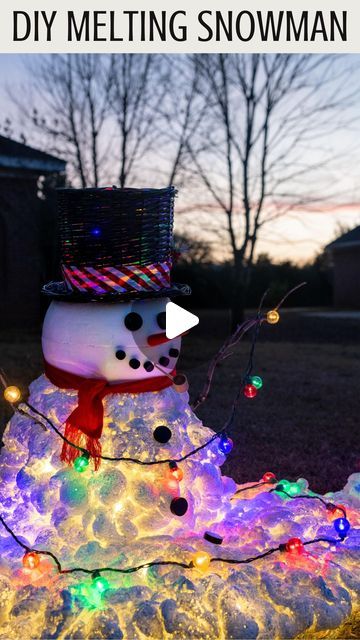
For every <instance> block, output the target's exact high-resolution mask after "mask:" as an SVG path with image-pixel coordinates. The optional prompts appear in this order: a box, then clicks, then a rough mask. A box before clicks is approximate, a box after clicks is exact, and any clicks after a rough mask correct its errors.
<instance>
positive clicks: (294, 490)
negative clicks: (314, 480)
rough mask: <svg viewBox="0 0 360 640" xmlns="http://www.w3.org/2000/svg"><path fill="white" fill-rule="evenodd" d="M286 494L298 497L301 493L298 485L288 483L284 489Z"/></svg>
mask: <svg viewBox="0 0 360 640" xmlns="http://www.w3.org/2000/svg"><path fill="white" fill-rule="evenodd" d="M286 493H288V494H289V496H292V497H294V496H298V495H299V494H300V493H301V487H300V485H299V484H297V482H289V486H288V488H287V489H286Z"/></svg>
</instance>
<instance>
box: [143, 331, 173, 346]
mask: <svg viewBox="0 0 360 640" xmlns="http://www.w3.org/2000/svg"><path fill="white" fill-rule="evenodd" d="M147 341H148V345H149V346H150V347H156V346H157V345H158V344H163V343H164V342H168V341H169V339H168V338H167V337H166V333H153V334H152V335H151V336H149V337H148V339H147Z"/></svg>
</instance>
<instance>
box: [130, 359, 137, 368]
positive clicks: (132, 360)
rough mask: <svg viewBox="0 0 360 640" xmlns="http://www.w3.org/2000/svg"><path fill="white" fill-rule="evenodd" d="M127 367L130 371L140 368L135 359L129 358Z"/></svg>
mask: <svg viewBox="0 0 360 640" xmlns="http://www.w3.org/2000/svg"><path fill="white" fill-rule="evenodd" d="M129 365H130V367H131V368H132V369H138V368H139V367H140V362H139V360H137V359H136V358H131V360H130V362H129Z"/></svg>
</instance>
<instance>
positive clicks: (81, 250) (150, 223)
mask: <svg viewBox="0 0 360 640" xmlns="http://www.w3.org/2000/svg"><path fill="white" fill-rule="evenodd" d="M174 197H175V189H174V187H167V188H165V189H117V188H116V187H110V188H102V189H59V191H58V211H59V216H60V245H61V269H62V273H63V276H64V280H63V281H62V282H50V283H49V284H47V285H45V286H44V287H43V292H44V293H45V294H47V295H50V296H52V297H53V298H56V299H58V300H68V301H74V302H86V301H106V302H111V301H119V300H120V299H121V300H127V299H130V300H131V299H136V298H148V297H154V296H177V295H187V294H189V293H190V288H189V287H188V286H187V285H179V284H175V283H173V284H172V283H171V281H170V272H171V266H172V252H173V216H174Z"/></svg>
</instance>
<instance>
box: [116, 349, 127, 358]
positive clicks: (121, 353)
mask: <svg viewBox="0 0 360 640" xmlns="http://www.w3.org/2000/svg"><path fill="white" fill-rule="evenodd" d="M115 356H116V358H117V359H118V360H124V358H126V353H125V351H123V350H122V349H118V350H117V352H116V353H115Z"/></svg>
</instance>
